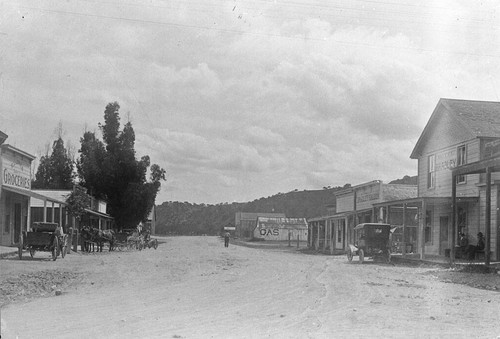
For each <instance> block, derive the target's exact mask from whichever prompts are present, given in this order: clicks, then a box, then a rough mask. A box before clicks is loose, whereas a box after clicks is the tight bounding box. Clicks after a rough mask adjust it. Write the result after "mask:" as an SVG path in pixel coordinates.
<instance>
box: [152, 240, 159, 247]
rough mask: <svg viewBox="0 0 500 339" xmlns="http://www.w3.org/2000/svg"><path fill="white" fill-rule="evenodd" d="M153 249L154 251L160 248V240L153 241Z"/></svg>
mask: <svg viewBox="0 0 500 339" xmlns="http://www.w3.org/2000/svg"><path fill="white" fill-rule="evenodd" d="M153 247H154V249H157V248H158V239H155V240H153Z"/></svg>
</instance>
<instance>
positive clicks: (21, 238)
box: [17, 234, 23, 260]
mask: <svg viewBox="0 0 500 339" xmlns="http://www.w3.org/2000/svg"><path fill="white" fill-rule="evenodd" d="M17 254H18V255H19V260H23V235H22V234H21V236H20V237H19V247H18V248H17Z"/></svg>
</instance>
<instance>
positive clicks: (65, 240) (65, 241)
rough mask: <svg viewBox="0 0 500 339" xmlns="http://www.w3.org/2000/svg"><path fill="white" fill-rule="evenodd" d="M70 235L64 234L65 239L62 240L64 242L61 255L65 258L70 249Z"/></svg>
mask: <svg viewBox="0 0 500 339" xmlns="http://www.w3.org/2000/svg"><path fill="white" fill-rule="evenodd" d="M67 243H68V236H67V235H64V238H63V241H62V244H61V257H63V258H64V256H66V252H67V251H68V250H67V248H68V245H67Z"/></svg>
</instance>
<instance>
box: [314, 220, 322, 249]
mask: <svg viewBox="0 0 500 339" xmlns="http://www.w3.org/2000/svg"><path fill="white" fill-rule="evenodd" d="M320 224H321V223H320V222H319V221H318V223H317V224H316V226H317V227H318V232H317V237H316V244H315V245H314V249H315V250H316V251H317V250H319V229H320V227H319V226H320Z"/></svg>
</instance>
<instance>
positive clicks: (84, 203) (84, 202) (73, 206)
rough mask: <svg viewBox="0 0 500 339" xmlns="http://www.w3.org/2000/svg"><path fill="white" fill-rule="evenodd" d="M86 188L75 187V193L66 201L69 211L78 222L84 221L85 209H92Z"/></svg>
mask: <svg viewBox="0 0 500 339" xmlns="http://www.w3.org/2000/svg"><path fill="white" fill-rule="evenodd" d="M85 191H86V190H85V188H83V187H81V186H78V185H75V187H74V189H73V191H72V192H71V194H70V195H69V196H68V198H67V199H66V203H67V206H66V208H67V210H68V212H69V214H71V215H72V216H74V217H75V218H76V219H77V220H78V221H81V220H82V216H83V215H84V214H85V209H86V208H89V207H90V199H91V198H90V196H89V195H88V194H87V193H86V192H85Z"/></svg>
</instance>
